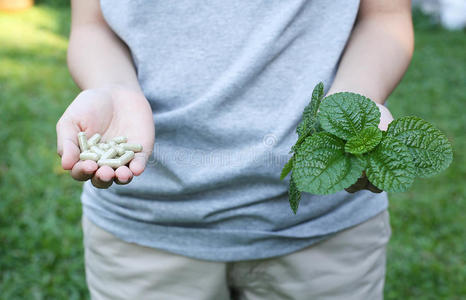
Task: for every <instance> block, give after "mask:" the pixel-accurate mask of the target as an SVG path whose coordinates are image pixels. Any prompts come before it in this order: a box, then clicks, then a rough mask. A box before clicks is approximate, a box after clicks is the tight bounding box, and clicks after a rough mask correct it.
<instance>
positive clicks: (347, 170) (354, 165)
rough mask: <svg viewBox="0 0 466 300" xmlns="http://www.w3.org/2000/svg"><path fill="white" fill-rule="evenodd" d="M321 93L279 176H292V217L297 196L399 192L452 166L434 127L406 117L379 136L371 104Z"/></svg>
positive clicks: (306, 114)
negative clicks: (358, 186) (346, 189)
mask: <svg viewBox="0 0 466 300" xmlns="http://www.w3.org/2000/svg"><path fill="white" fill-rule="evenodd" d="M323 90H324V88H323V84H322V83H319V84H318V85H317V86H316V87H315V89H314V91H313V94H312V99H311V103H310V104H309V105H308V106H307V107H306V108H305V109H304V113H303V119H302V121H301V123H300V124H299V125H298V128H297V133H298V141H297V142H296V144H295V145H294V146H293V147H292V150H291V151H292V152H293V156H292V157H291V159H290V160H289V161H288V163H287V164H286V165H285V166H284V168H283V171H282V174H281V178H282V179H284V178H285V177H286V176H287V175H288V173H290V172H292V174H291V179H290V186H289V199H290V205H291V208H292V210H293V212H295V213H296V211H297V209H298V205H299V201H300V198H301V192H307V193H312V194H319V195H325V194H331V193H335V192H337V191H340V190H342V189H345V188H350V187H351V188H353V190H357V185H358V183H359V185H360V186H362V187H363V188H368V189H369V190H372V191H374V192H379V191H381V190H385V191H392V192H401V191H405V190H407V189H408V188H409V187H410V186H411V184H412V183H413V181H414V178H415V177H416V176H418V177H430V176H433V175H435V174H437V173H439V172H441V171H443V170H444V169H446V168H447V167H448V166H449V164H450V163H451V161H452V158H453V151H452V147H451V144H450V142H449V141H448V139H447V137H446V136H445V135H444V134H443V133H442V132H441V131H439V130H438V129H436V128H435V127H434V126H433V125H432V124H430V123H428V122H426V121H424V120H422V119H421V118H418V117H415V116H407V117H402V118H400V119H396V120H394V121H393V122H392V123H390V124H389V125H388V128H387V131H381V130H380V129H379V128H378V125H379V123H380V115H381V113H380V110H379V109H378V107H377V105H376V104H375V103H374V102H373V101H371V100H370V99H368V98H366V97H364V96H362V95H359V94H354V93H348V92H344V93H337V94H333V95H330V96H327V97H325V98H323ZM361 176H362V177H361ZM364 176H367V181H365V179H364ZM358 179H359V180H358ZM357 181H358V182H357ZM355 183H356V185H355V186H356V188H355V186H353V185H354V184H355ZM351 188H350V190H349V191H353V190H352V189H351Z"/></svg>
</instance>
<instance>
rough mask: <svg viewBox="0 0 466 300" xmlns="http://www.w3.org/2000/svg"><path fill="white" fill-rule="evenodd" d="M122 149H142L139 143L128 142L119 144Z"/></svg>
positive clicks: (137, 150)
mask: <svg viewBox="0 0 466 300" xmlns="http://www.w3.org/2000/svg"><path fill="white" fill-rule="evenodd" d="M120 146H121V147H123V149H125V150H127V151H133V152H141V151H142V145H140V144H129V143H121V144H120Z"/></svg>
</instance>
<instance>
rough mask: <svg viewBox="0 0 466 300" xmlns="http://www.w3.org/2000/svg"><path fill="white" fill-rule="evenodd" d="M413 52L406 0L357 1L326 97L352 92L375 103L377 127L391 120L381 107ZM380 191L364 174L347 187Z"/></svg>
mask: <svg viewBox="0 0 466 300" xmlns="http://www.w3.org/2000/svg"><path fill="white" fill-rule="evenodd" d="M413 51H414V34H413V26H412V21H411V1H410V0H361V3H360V7H359V13H358V18H357V20H356V24H355V27H354V29H353V32H352V34H351V37H350V39H349V41H348V45H347V47H346V49H345V52H344V53H343V56H342V58H341V61H340V65H339V68H338V70H337V74H336V76H335V80H334V82H333V84H332V86H331V87H330V90H329V91H328V94H333V93H336V92H343V91H352V92H355V93H359V94H362V95H365V96H366V97H368V98H370V99H372V100H373V101H375V102H376V104H377V106H378V107H379V110H380V112H381V118H380V124H379V128H380V129H381V130H386V129H387V127H388V124H389V123H390V122H391V121H392V120H393V117H392V115H391V113H390V111H389V110H388V109H387V108H386V107H385V106H383V105H382V104H383V103H384V102H385V100H386V99H387V97H388V96H389V95H390V93H391V92H392V91H393V89H395V87H396V85H397V84H398V83H399V81H400V80H401V78H402V76H403V74H404V73H405V71H406V69H407V68H408V65H409V63H410V61H411V57H412V55H413ZM361 189H368V190H370V191H372V192H381V190H379V189H378V188H376V187H375V186H374V185H372V184H371V183H370V182H369V181H368V180H367V177H366V176H365V175H363V176H362V177H361V178H360V179H359V180H358V181H357V182H356V183H355V184H353V185H352V186H351V187H349V188H347V189H346V191H348V192H351V193H353V192H357V191H359V190H361Z"/></svg>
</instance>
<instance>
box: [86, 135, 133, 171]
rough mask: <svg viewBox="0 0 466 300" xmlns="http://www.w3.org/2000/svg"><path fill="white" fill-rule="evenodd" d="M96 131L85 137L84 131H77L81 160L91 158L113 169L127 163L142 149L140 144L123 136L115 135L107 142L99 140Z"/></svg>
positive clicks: (99, 137) (99, 136) (100, 137)
mask: <svg viewBox="0 0 466 300" xmlns="http://www.w3.org/2000/svg"><path fill="white" fill-rule="evenodd" d="M101 139H102V136H101V135H100V134H98V133H96V134H94V135H93V136H92V137H91V138H90V139H87V137H86V133H85V132H79V133H78V142H79V148H81V154H80V155H79V159H81V160H93V161H96V162H97V164H98V165H99V167H100V166H109V167H112V168H114V169H116V168H118V167H121V166H124V165H126V164H128V163H129V162H130V161H131V160H132V159H133V158H134V153H135V152H141V151H142V145H139V144H129V143H127V141H128V139H127V138H126V137H124V136H117V137H114V138H113V139H111V140H110V141H108V142H103V141H101Z"/></svg>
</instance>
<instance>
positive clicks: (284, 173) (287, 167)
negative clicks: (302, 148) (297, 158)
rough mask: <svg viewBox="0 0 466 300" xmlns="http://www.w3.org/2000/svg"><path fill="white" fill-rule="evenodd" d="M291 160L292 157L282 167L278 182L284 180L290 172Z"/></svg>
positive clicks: (291, 167)
mask: <svg viewBox="0 0 466 300" xmlns="http://www.w3.org/2000/svg"><path fill="white" fill-rule="evenodd" d="M293 159H294V156H292V157H291V158H290V159H289V160H288V161H287V163H286V164H285V165H284V166H283V169H282V173H281V174H280V180H283V179H285V177H286V176H288V174H289V173H290V172H291V170H292V169H293Z"/></svg>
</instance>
